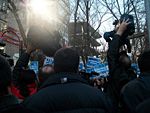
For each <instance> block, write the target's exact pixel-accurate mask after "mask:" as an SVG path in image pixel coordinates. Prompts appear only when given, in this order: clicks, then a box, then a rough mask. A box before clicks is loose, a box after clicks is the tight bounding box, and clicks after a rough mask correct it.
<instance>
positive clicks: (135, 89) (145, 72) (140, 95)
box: [121, 50, 150, 113]
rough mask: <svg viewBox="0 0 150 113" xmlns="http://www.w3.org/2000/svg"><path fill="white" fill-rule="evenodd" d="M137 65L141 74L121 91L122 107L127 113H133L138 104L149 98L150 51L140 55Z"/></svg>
mask: <svg viewBox="0 0 150 113" xmlns="http://www.w3.org/2000/svg"><path fill="white" fill-rule="evenodd" d="M138 65H139V69H140V72H141V74H140V75H139V77H138V78H137V79H135V80H133V81H131V82H129V83H128V84H126V85H125V86H124V87H123V89H122V91H121V97H122V101H123V103H124V104H123V105H124V108H125V110H126V111H128V113H134V112H135V109H136V107H137V106H138V105H139V104H140V103H142V102H143V101H145V100H147V99H148V98H150V50H147V51H145V52H144V53H142V54H141V55H140V57H139V59H138Z"/></svg>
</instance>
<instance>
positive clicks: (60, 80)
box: [41, 72, 88, 88]
mask: <svg viewBox="0 0 150 113" xmlns="http://www.w3.org/2000/svg"><path fill="white" fill-rule="evenodd" d="M72 82H81V83H84V84H88V82H87V81H86V80H85V79H83V78H82V77H81V75H78V74H76V73H65V72H62V73H55V74H52V75H50V77H49V78H48V80H46V81H45V82H44V83H43V85H42V86H41V88H45V87H48V86H50V85H54V84H66V83H72Z"/></svg>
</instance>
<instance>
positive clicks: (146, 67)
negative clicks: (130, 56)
mask: <svg viewBox="0 0 150 113" xmlns="http://www.w3.org/2000/svg"><path fill="white" fill-rule="evenodd" d="M138 65H139V69H140V71H141V72H142V73H143V72H150V50H146V51H144V52H143V53H142V54H141V55H140V56H139V58H138Z"/></svg>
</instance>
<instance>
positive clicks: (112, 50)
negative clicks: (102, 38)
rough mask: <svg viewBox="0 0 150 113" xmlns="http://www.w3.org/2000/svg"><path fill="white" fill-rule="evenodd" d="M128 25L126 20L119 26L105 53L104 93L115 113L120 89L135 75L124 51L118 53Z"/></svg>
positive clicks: (118, 104) (118, 102)
mask: <svg viewBox="0 0 150 113" xmlns="http://www.w3.org/2000/svg"><path fill="white" fill-rule="evenodd" d="M128 24H129V23H128V20H124V21H123V22H122V23H121V24H120V26H119V28H118V29H117V32H116V34H114V37H113V39H112V41H110V42H109V49H108V53H107V59H108V67H109V75H110V76H109V78H108V83H107V84H106V87H105V92H106V93H107V94H108V95H109V96H110V97H111V99H112V100H113V104H114V105H115V109H116V112H118V110H119V108H118V106H120V91H121V88H122V87H123V86H124V85H125V84H126V83H128V82H129V81H130V80H132V79H134V78H136V74H135V73H134V71H133V70H132V69H131V60H130V58H129V57H128V55H127V53H126V51H121V52H119V50H120V48H121V46H122V44H123V43H122V41H123V38H124V37H122V36H123V34H124V33H125V31H126V29H127V26H128Z"/></svg>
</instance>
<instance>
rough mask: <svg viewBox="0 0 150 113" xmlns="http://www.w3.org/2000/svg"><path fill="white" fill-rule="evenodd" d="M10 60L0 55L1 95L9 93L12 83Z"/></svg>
mask: <svg viewBox="0 0 150 113" xmlns="http://www.w3.org/2000/svg"><path fill="white" fill-rule="evenodd" d="M11 74H12V73H11V67H10V65H9V63H8V61H7V60H6V59H5V58H4V57H2V56H1V55H0V95H5V94H8V93H9V91H8V87H9V86H10V85H11V80H12V75H11Z"/></svg>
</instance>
